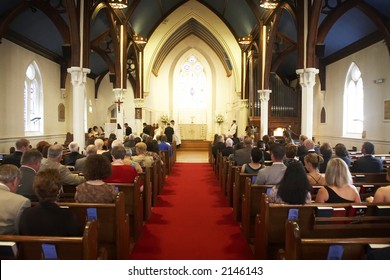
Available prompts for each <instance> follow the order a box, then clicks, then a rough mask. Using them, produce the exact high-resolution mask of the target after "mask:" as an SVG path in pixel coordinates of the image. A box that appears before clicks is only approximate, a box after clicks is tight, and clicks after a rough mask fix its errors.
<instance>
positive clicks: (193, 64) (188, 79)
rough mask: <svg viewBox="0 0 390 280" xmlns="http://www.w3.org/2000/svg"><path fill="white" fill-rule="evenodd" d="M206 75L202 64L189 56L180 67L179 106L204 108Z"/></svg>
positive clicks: (192, 56)
mask: <svg viewBox="0 0 390 280" xmlns="http://www.w3.org/2000/svg"><path fill="white" fill-rule="evenodd" d="M206 83H207V79H206V74H205V72H204V69H203V65H202V63H201V62H200V61H199V60H198V59H197V58H196V57H195V56H194V55H191V56H190V57H189V58H188V59H187V60H186V61H185V62H184V63H183V64H182V66H181V70H180V76H179V88H180V95H179V99H180V101H179V104H180V107H182V108H191V109H203V108H206Z"/></svg>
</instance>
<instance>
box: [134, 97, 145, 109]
mask: <svg viewBox="0 0 390 280" xmlns="http://www.w3.org/2000/svg"><path fill="white" fill-rule="evenodd" d="M144 103H145V100H144V99H143V98H135V99H134V104H135V108H144V107H145V104H144Z"/></svg>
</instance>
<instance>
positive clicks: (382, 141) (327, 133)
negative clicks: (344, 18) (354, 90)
mask: <svg viewBox="0 0 390 280" xmlns="http://www.w3.org/2000/svg"><path fill="white" fill-rule="evenodd" d="M352 62H354V63H355V64H356V65H357V66H358V67H359V68H360V70H361V73H362V78H363V87H364V130H365V131H366V138H365V139H361V138H360V139H352V138H344V137H342V136H343V135H342V134H343V127H342V125H343V92H344V84H345V77H346V74H347V72H348V69H349V67H350V65H351V63H352ZM380 78H384V79H385V82H384V83H382V84H375V83H374V80H377V79H380ZM316 88H317V90H316V92H315V94H314V97H315V101H314V116H313V118H314V129H313V132H314V133H313V134H314V136H315V138H316V140H317V141H320V142H321V143H323V142H329V143H331V145H332V146H334V145H336V144H337V143H339V142H341V143H344V144H345V145H346V146H347V148H351V147H352V146H356V147H357V148H358V150H359V149H360V147H361V144H362V143H363V142H364V141H371V142H373V143H374V144H375V147H376V153H388V152H389V151H390V141H389V140H390V131H389V128H390V122H389V121H385V120H384V101H385V100H389V99H390V57H389V52H388V50H387V48H386V45H385V44H384V43H383V42H379V43H376V44H374V45H372V46H370V47H368V48H366V49H364V50H361V51H359V52H357V53H355V54H353V55H350V56H348V57H346V58H344V59H342V60H340V61H338V62H335V63H333V64H331V65H329V66H328V67H327V69H326V91H325V93H321V92H320V91H319V85H318V83H317V85H316ZM322 105H324V106H325V109H326V110H327V122H326V124H321V123H320V118H319V116H320V112H321V106H322Z"/></svg>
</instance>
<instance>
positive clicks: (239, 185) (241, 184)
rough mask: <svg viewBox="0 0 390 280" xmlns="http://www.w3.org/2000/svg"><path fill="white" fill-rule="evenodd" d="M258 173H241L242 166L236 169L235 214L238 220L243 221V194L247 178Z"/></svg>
mask: <svg viewBox="0 0 390 280" xmlns="http://www.w3.org/2000/svg"><path fill="white" fill-rule="evenodd" d="M256 175H257V173H253V174H252V173H241V168H236V169H235V174H234V185H233V216H234V219H235V220H236V221H237V222H241V216H242V214H241V209H242V195H243V194H244V190H245V180H246V178H252V177H253V176H256Z"/></svg>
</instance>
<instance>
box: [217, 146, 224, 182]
mask: <svg viewBox="0 0 390 280" xmlns="http://www.w3.org/2000/svg"><path fill="white" fill-rule="evenodd" d="M222 162H223V156H222V153H221V152H218V153H217V166H218V168H217V173H216V175H217V179H218V181H219V183H220V184H221V183H222V182H221V180H222V168H223V167H222Z"/></svg>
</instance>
